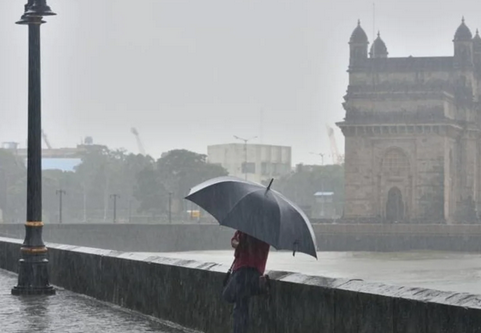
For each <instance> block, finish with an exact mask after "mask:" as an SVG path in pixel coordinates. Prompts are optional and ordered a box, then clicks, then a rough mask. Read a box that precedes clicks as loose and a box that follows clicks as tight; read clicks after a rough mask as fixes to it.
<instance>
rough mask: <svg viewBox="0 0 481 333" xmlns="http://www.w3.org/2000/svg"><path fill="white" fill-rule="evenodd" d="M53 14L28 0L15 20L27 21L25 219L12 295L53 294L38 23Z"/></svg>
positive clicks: (42, 3) (38, 0)
mask: <svg viewBox="0 0 481 333" xmlns="http://www.w3.org/2000/svg"><path fill="white" fill-rule="evenodd" d="M51 15H55V13H54V12H52V10H51V9H50V7H49V6H47V3H46V0H28V3H27V4H26V5H25V12H24V14H23V15H22V17H21V18H20V21H18V22H17V24H21V25H28V153H27V157H28V161H27V222H26V223H25V240H24V242H23V244H22V247H21V248H20V254H21V255H20V257H21V258H20V260H19V267H18V284H17V286H15V287H13V289H12V295H54V294H55V289H54V288H53V287H52V286H51V285H50V283H49V276H48V259H47V248H46V246H45V244H44V242H43V239H42V230H43V222H42V138H41V129H42V121H41V77H40V74H41V72H40V25H41V24H42V23H45V21H43V20H42V18H43V16H51Z"/></svg>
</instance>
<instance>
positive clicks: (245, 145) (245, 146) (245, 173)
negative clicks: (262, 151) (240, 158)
mask: <svg viewBox="0 0 481 333" xmlns="http://www.w3.org/2000/svg"><path fill="white" fill-rule="evenodd" d="M234 138H236V139H237V140H241V141H244V177H245V180H247V142H249V141H250V140H254V139H256V138H257V136H254V137H252V138H249V139H244V138H241V137H238V136H237V135H234Z"/></svg>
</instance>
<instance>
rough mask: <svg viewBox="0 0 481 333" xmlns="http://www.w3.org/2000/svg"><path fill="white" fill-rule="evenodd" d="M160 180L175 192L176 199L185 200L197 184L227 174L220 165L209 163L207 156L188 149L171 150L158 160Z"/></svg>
mask: <svg viewBox="0 0 481 333" xmlns="http://www.w3.org/2000/svg"><path fill="white" fill-rule="evenodd" d="M157 170H158V172H159V176H160V181H161V182H162V183H163V184H164V186H165V188H166V189H167V190H168V191H170V192H172V193H173V197H174V198H175V199H176V200H183V198H184V197H185V196H186V195H187V194H188V193H189V191H190V189H191V188H192V187H194V186H195V185H197V184H199V183H201V182H203V181H206V180H208V179H211V178H215V177H221V176H227V174H228V173H227V171H226V170H225V169H224V168H223V167H222V166H220V165H217V164H211V163H207V156H206V155H202V154H197V153H194V152H191V151H188V150H171V151H169V152H168V153H166V154H164V156H163V157H161V158H160V159H159V160H158V161H157Z"/></svg>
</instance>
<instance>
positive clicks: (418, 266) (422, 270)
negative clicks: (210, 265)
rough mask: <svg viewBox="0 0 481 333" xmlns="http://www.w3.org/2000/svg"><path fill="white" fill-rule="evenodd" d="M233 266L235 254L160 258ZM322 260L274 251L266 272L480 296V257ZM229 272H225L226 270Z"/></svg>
mask: <svg viewBox="0 0 481 333" xmlns="http://www.w3.org/2000/svg"><path fill="white" fill-rule="evenodd" d="M157 255H161V256H163V257H173V258H181V259H191V260H198V261H204V262H215V263H219V264H223V265H225V266H226V267H227V268H228V267H229V266H230V265H231V263H232V259H233V253H232V251H196V252H177V253H161V254H157ZM318 258H319V260H316V259H314V258H312V257H309V256H307V255H304V254H302V253H299V254H296V256H295V257H293V256H292V252H290V253H289V252H277V251H275V250H274V251H272V252H271V253H270V254H269V259H268V260H267V267H266V268H267V270H278V271H290V272H299V273H303V274H307V275H320V276H327V277H334V278H347V279H363V280H365V281H371V282H381V283H386V284H392V285H402V286H413V287H423V288H429V289H437V290H443V291H454V292H467V293H472V294H478V295H481V254H479V253H462V252H440V251H409V252H318ZM227 268H226V269H227Z"/></svg>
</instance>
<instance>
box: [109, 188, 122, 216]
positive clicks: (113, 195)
mask: <svg viewBox="0 0 481 333" xmlns="http://www.w3.org/2000/svg"><path fill="white" fill-rule="evenodd" d="M110 197H111V198H113V199H114V223H117V198H120V195H118V194H111V195H110Z"/></svg>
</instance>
